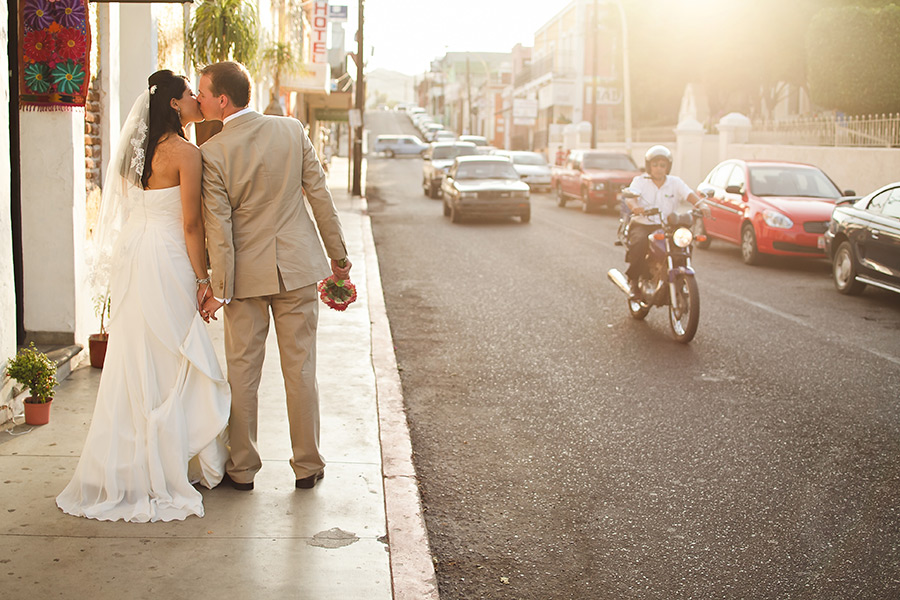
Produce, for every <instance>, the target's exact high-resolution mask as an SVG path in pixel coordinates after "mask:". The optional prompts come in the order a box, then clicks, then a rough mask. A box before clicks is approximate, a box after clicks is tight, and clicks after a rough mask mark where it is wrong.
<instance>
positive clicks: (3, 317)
mask: <svg viewBox="0 0 900 600" xmlns="http://www.w3.org/2000/svg"><path fill="white" fill-rule="evenodd" d="M8 16H9V4H8V3H6V2H4V3H3V6H2V7H0V17H2V18H0V32H2V35H3V39H4V40H5V39H7V38H8V35H7V34H8V33H9V31H8V25H7V23H8ZM0 69H2V72H3V73H6V72H8V70H9V56H8V54H7V53H6V52H3V53H0ZM9 94H10V90H9V79H8V78H3V79H2V81H0V363H3V361H5V360H6V358H8V357H10V356H12V355H13V354H15V352H16V284H15V272H14V270H13V252H12V215H11V214H10V198H11V196H12V190H11V176H10V148H9V135H10V130H9V110H8V108H9V101H10V98H9ZM3 364H5V363H3ZM3 400H5V397H4V398H2V399H0V401H3ZM4 403H5V402H4ZM6 417H7V415H5V414H4V413H3V412H0V423H2V422H4V421H5V420H6Z"/></svg>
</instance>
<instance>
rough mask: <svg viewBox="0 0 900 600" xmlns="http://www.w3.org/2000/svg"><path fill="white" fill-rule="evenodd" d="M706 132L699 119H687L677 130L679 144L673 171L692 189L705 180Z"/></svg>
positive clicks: (676, 148) (676, 149)
mask: <svg viewBox="0 0 900 600" xmlns="http://www.w3.org/2000/svg"><path fill="white" fill-rule="evenodd" d="M705 132H706V130H705V129H704V128H703V125H701V124H700V122H699V121H697V119H694V118H693V117H686V118H685V119H683V120H682V121H681V122H680V123H679V124H678V127H676V128H675V136H676V140H677V144H676V147H675V165H674V168H673V171H674V173H675V174H676V175H678V176H679V177H681V178H682V179H684V181H685V183H687V184H688V185H689V186H691V187H692V188H696V187H697V184H699V183H700V181H702V180H703V135H704V134H705Z"/></svg>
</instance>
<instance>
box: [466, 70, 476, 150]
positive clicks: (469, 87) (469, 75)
mask: <svg viewBox="0 0 900 600" xmlns="http://www.w3.org/2000/svg"><path fill="white" fill-rule="evenodd" d="M466 95H467V96H468V97H469V130H468V131H466V132H465V133H470V134H474V133H475V131H474V128H473V127H472V69H471V66H470V65H469V55H468V54H466Z"/></svg>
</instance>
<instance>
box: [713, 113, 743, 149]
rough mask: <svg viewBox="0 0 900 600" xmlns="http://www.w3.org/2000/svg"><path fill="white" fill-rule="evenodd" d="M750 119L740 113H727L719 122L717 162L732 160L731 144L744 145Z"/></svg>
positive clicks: (717, 127) (717, 126)
mask: <svg viewBox="0 0 900 600" xmlns="http://www.w3.org/2000/svg"><path fill="white" fill-rule="evenodd" d="M750 128H751V125H750V119H748V118H747V117H745V116H744V115H742V114H741V113H736V112H733V113H728V114H727V115H725V116H724V117H722V118H721V119H720V120H719V123H718V125H716V129H718V130H719V161H723V160H727V159H729V158H732V156H731V148H730V146H731V144H744V143H746V142H747V140H748V138H749V135H750Z"/></svg>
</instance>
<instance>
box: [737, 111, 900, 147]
mask: <svg viewBox="0 0 900 600" xmlns="http://www.w3.org/2000/svg"><path fill="white" fill-rule="evenodd" d="M750 142H751V143H754V144H787V145H796V146H846V147H862V148H898V147H900V114H896V115H894V114H891V115H881V116H879V115H868V116H859V117H846V116H838V115H823V116H820V117H806V118H797V119H790V120H784V121H754V123H753V128H752V129H751V130H750Z"/></svg>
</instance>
